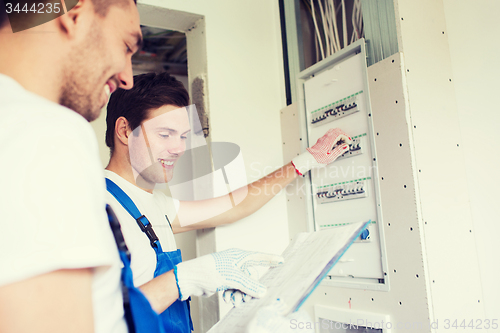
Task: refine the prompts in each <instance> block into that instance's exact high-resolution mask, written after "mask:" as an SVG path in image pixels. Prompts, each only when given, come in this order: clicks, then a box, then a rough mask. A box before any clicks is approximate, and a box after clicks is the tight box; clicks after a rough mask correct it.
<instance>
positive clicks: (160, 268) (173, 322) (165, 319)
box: [106, 178, 193, 333]
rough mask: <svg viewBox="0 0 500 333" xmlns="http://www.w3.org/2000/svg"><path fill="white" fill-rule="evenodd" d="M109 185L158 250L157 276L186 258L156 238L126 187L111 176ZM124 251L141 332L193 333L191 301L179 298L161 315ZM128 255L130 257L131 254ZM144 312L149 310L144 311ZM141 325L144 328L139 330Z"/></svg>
mask: <svg viewBox="0 0 500 333" xmlns="http://www.w3.org/2000/svg"><path fill="white" fill-rule="evenodd" d="M106 187H107V190H108V191H109V193H111V194H112V195H113V196H114V197H115V198H116V200H117V201H118V202H119V203H120V204H121V205H122V206H123V208H125V210H127V212H129V214H130V215H132V217H133V218H134V219H135V220H136V221H137V223H138V225H139V227H140V228H141V230H142V231H143V232H144V233H145V234H146V236H147V237H148V238H149V240H150V244H151V247H152V248H153V249H154V251H155V253H156V269H155V272H154V277H157V276H159V275H161V274H163V273H166V272H168V271H170V270H172V269H174V266H175V265H177V264H179V263H180V262H181V261H182V256H181V250H179V249H177V250H176V251H170V252H163V250H162V247H161V244H160V240H159V239H158V237H156V234H155V232H154V230H153V227H152V225H151V223H150V222H149V221H148V219H147V218H146V216H144V215H142V214H141V213H140V212H139V210H138V209H137V206H136V205H135V204H134V202H133V201H132V199H130V197H129V196H128V195H127V194H125V192H123V190H122V189H121V188H120V187H118V185H116V184H115V183H114V182H112V181H111V180H110V179H107V178H106ZM165 217H167V216H165ZM167 221H168V218H167ZM169 223H170V222H169ZM115 238H116V237H115ZM122 252H125V251H122V250H120V258H121V259H122V261H123V264H124V268H123V269H122V283H123V284H124V285H125V286H126V287H127V289H128V298H129V300H130V308H131V309H130V310H131V317H132V318H133V322H134V326H135V331H136V332H138V333H143V332H148V333H149V332H158V333H163V332H165V333H170V332H174V333H188V332H191V331H192V330H193V324H192V322H191V317H190V314H189V301H180V300H176V301H175V302H174V303H172V305H170V306H169V307H168V308H167V309H166V310H165V311H163V312H162V313H161V314H160V315H157V314H156V312H155V311H154V310H153V309H152V308H151V306H150V305H149V302H148V301H147V299H146V298H145V297H144V295H142V293H141V292H140V291H139V290H138V289H137V288H135V287H134V285H133V277H132V271H131V269H130V258H127V253H122ZM128 256H129V257H130V255H128ZM127 271H128V273H127ZM131 287H132V290H131ZM137 292H138V293H140V294H141V295H139V296H138V295H136V293H137ZM140 296H142V297H140ZM144 300H145V301H146V302H147V303H148V304H147V306H146V305H145V304H144ZM134 309H135V311H134ZM149 310H151V311H152V312H153V313H151V314H150V313H149ZM138 312H140V313H138ZM144 312H147V313H146V314H144ZM126 315H127V314H126ZM155 315H156V317H155ZM129 316H130V315H129ZM129 319H130V318H129ZM146 320H148V321H150V323H145V322H144V321H146ZM129 326H130V325H129ZM139 327H142V328H141V329H139Z"/></svg>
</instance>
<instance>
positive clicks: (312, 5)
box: [311, 0, 325, 59]
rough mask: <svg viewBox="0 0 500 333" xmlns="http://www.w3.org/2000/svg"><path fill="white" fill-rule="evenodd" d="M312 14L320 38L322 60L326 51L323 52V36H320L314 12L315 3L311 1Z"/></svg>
mask: <svg viewBox="0 0 500 333" xmlns="http://www.w3.org/2000/svg"><path fill="white" fill-rule="evenodd" d="M311 13H312V18H313V21H314V27H315V28H316V36H317V37H318V44H319V48H320V50H321V59H325V51H323V42H322V41H321V36H320V34H319V29H318V22H316V12H315V11H314V2H313V0H311Z"/></svg>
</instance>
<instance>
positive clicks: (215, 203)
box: [172, 162, 298, 233]
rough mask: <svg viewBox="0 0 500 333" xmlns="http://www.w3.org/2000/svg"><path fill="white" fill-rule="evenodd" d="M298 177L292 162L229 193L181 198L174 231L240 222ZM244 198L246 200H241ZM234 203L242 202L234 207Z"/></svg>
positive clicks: (173, 226)
mask: <svg viewBox="0 0 500 333" xmlns="http://www.w3.org/2000/svg"><path fill="white" fill-rule="evenodd" d="M297 177H298V174H297V172H296V171H295V168H294V166H293V165H292V163H291V162H290V163H288V164H287V165H285V166H283V167H282V168H280V169H278V170H276V171H274V172H272V173H270V174H269V175H267V176H265V177H263V178H261V179H259V180H257V181H255V182H253V183H251V184H249V185H247V186H244V187H241V188H239V189H237V190H235V191H233V192H231V193H229V194H227V195H224V196H221V197H217V198H213V199H207V200H199V201H181V202H180V207H179V212H178V214H177V217H176V218H175V220H174V222H173V223H172V229H173V232H174V233H179V232H184V231H190V230H195V229H203V228H212V227H215V226H218V225H222V224H229V223H233V222H236V221H238V220H240V219H242V218H244V217H246V216H248V215H251V214H252V213H254V212H256V211H257V210H259V209H260V208H261V207H262V206H264V205H265V204H266V203H267V202H268V201H269V200H271V199H272V198H273V197H274V196H275V195H276V194H278V193H279V192H280V191H281V190H282V189H283V188H285V186H287V185H288V184H290V183H291V182H292V181H293V180H294V179H295V178H297ZM245 195H246V197H245ZM242 197H244V199H243V200H242V201H241V198H242ZM240 201H241V202H240ZM232 202H240V203H239V204H237V205H236V206H232V205H231V204H230V203H232ZM181 222H182V226H181Z"/></svg>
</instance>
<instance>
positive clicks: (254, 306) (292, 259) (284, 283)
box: [209, 221, 371, 333]
mask: <svg viewBox="0 0 500 333" xmlns="http://www.w3.org/2000/svg"><path fill="white" fill-rule="evenodd" d="M370 222H371V221H368V222H358V223H351V224H347V225H344V226H340V227H335V228H330V229H326V230H321V231H316V232H311V233H300V234H297V235H296V236H295V237H294V239H293V240H292V242H290V244H289V245H288V247H287V248H286V249H285V251H284V252H283V254H282V255H283V257H284V258H285V263H284V264H283V265H280V266H278V267H274V268H270V269H269V270H268V271H267V272H266V273H265V274H264V276H262V278H261V279H260V282H261V283H262V284H264V285H265V286H266V287H267V293H266V295H265V296H264V297H262V298H259V299H257V298H254V299H252V300H250V301H248V302H245V303H243V304H241V305H240V306H238V307H236V308H233V309H232V310H231V311H229V312H228V314H227V315H226V316H224V318H222V319H221V320H220V321H219V322H218V323H217V324H215V325H214V326H213V327H212V328H211V329H210V330H209V333H227V332H232V333H243V332H245V328H246V326H247V325H248V323H249V322H250V320H252V318H253V317H254V316H255V314H256V313H257V311H258V310H259V309H260V308H262V307H264V306H266V305H268V304H270V303H271V302H273V301H274V300H275V299H277V298H279V299H281V300H283V301H284V304H285V307H286V310H285V316H286V315H288V314H290V313H292V312H295V311H297V310H298V309H300V307H301V306H302V305H303V304H304V302H305V301H306V300H307V298H308V297H309V296H310V295H311V294H312V293H313V292H314V290H315V289H316V288H317V286H318V285H319V284H320V282H321V281H322V280H323V279H324V278H325V276H326V275H327V274H328V272H329V271H330V270H331V268H332V267H333V266H334V265H335V264H337V263H338V261H339V260H340V258H341V257H342V256H343V255H344V253H345V252H346V251H347V250H348V249H349V247H350V246H351V244H352V243H353V242H354V241H355V240H356V239H357V238H358V237H359V236H360V235H361V233H362V232H363V230H365V228H366V227H367V226H368V225H369V224H370Z"/></svg>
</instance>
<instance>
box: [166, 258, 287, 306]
mask: <svg viewBox="0 0 500 333" xmlns="http://www.w3.org/2000/svg"><path fill="white" fill-rule="evenodd" d="M283 261H284V259H283V257H282V256H278V255H274V254H267V253H260V252H249V251H243V250H240V249H229V250H225V251H222V252H216V253H212V254H208V255H205V256H203V257H199V258H196V259H193V260H189V261H185V262H181V263H180V264H178V265H177V266H176V267H175V269H174V273H175V278H176V280H177V286H178V288H179V299H181V300H186V299H188V298H189V296H211V295H213V294H214V293H215V292H217V291H224V290H227V289H238V290H241V291H242V292H243V293H245V294H247V295H249V296H251V297H257V298H258V297H262V296H264V294H265V293H266V287H265V286H264V285H262V284H260V283H259V282H257V281H256V280H254V279H252V278H250V277H249V276H248V275H249V274H248V268H249V267H251V266H268V267H269V266H270V267H274V266H278V265H279V264H282V263H283Z"/></svg>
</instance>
